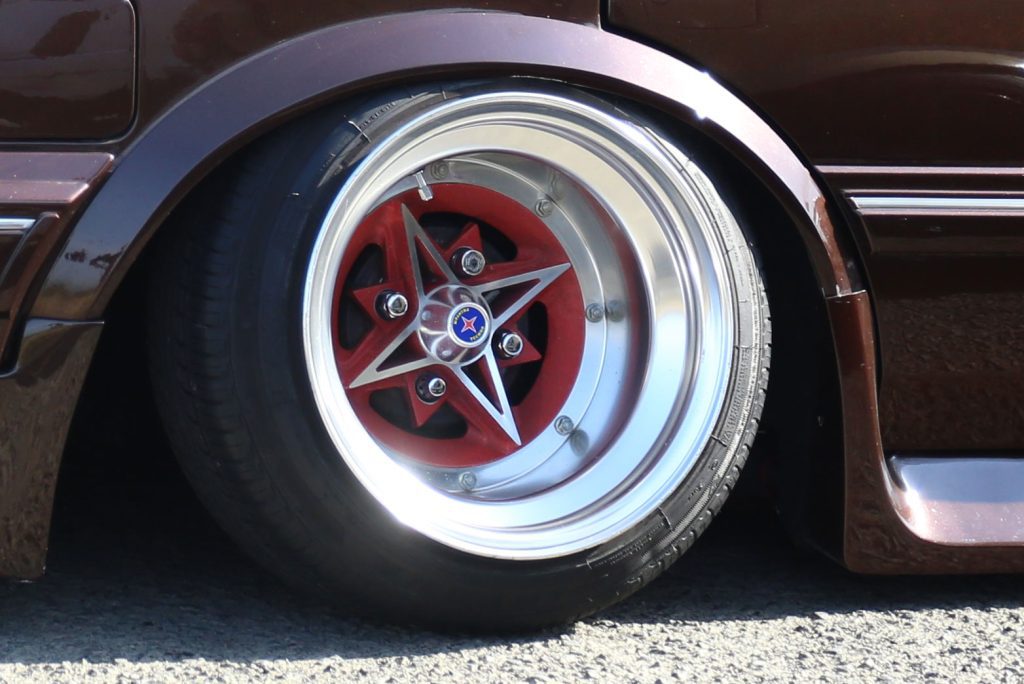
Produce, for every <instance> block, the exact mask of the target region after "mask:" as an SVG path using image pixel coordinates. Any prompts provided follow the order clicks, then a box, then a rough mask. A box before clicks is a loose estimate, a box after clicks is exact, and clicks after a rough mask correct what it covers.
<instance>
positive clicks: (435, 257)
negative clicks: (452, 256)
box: [402, 204, 459, 295]
mask: <svg viewBox="0 0 1024 684" xmlns="http://www.w3.org/2000/svg"><path fill="white" fill-rule="evenodd" d="M402 221H403V222H404V223H405V236H406V240H407V241H408V243H409V258H410V259H412V273H413V277H414V278H415V279H416V291H417V294H420V295H422V294H423V274H422V273H421V272H420V260H419V251H418V250H417V249H416V242H417V241H419V243H420V245H422V247H423V249H424V251H426V253H427V256H429V257H430V260H431V261H433V262H434V265H435V266H436V267H437V270H439V271H440V272H441V275H443V276H444V277H445V279H446V280H447V281H448V282H449V283H452V284H457V283H458V282H459V279H458V278H456V277H455V273H454V272H453V271H452V269H451V267H450V266H449V265H448V263H447V262H446V261H445V260H444V257H443V256H441V253H440V252H438V251H437V247H435V246H434V242H433V240H431V239H430V237H429V236H427V233H426V231H425V230H423V226H421V225H420V223H419V221H417V220H416V217H415V216H413V215H412V212H411V211H409V207H407V206H405V205H404V204H403V205H402Z"/></svg>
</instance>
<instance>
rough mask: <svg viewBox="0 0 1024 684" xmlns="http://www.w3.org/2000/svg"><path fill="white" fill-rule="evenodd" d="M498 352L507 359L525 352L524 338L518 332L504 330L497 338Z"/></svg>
mask: <svg viewBox="0 0 1024 684" xmlns="http://www.w3.org/2000/svg"><path fill="white" fill-rule="evenodd" d="M495 346H496V347H497V349H498V353H499V354H501V355H502V356H503V357H505V358H506V359H514V358H515V357H517V356H519V355H520V354H522V353H523V338H522V337H520V336H519V334H518V333H514V332H511V331H509V330H502V331H500V332H499V333H498V335H497V337H496V338H495Z"/></svg>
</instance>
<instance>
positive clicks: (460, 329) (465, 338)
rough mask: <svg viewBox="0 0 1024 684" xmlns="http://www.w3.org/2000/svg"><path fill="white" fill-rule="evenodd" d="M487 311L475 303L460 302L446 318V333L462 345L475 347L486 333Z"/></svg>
mask: <svg viewBox="0 0 1024 684" xmlns="http://www.w3.org/2000/svg"><path fill="white" fill-rule="evenodd" d="M487 326H488V323H487V313H486V312H484V310H483V309H482V308H480V307H479V306H477V305H476V304H461V305H459V306H457V307H455V309H454V310H453V311H452V315H451V317H450V318H449V319H448V334H449V335H451V337H452V339H453V340H455V342H456V343H457V344H459V345H461V346H463V347H475V346H476V345H478V344H480V342H481V341H483V339H484V336H485V335H486V334H487Z"/></svg>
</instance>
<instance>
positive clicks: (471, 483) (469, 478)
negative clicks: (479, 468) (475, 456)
mask: <svg viewBox="0 0 1024 684" xmlns="http://www.w3.org/2000/svg"><path fill="white" fill-rule="evenodd" d="M459 486H460V487H462V488H463V489H465V490H466V491H467V492H468V491H470V490H472V489H473V488H474V487H476V475H474V474H473V473H462V474H461V475H459Z"/></svg>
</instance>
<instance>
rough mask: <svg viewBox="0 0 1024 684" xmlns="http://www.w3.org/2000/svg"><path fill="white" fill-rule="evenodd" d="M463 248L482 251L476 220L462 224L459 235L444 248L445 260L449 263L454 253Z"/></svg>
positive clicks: (482, 243)
mask: <svg viewBox="0 0 1024 684" xmlns="http://www.w3.org/2000/svg"><path fill="white" fill-rule="evenodd" d="M463 248H468V249H475V250H476V251H478V252H483V251H484V241H483V238H481V237H480V225H479V224H478V223H477V222H476V221H470V222H469V223H467V224H466V225H465V226H463V228H462V232H461V233H459V237H457V238H455V240H454V241H452V243H451V244H450V245H449V246H448V249H446V250H444V259H445V261H446V262H448V263H451V260H452V257H453V256H455V253H456V252H457V251H459V250H460V249H463ZM478 277H479V276H478Z"/></svg>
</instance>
